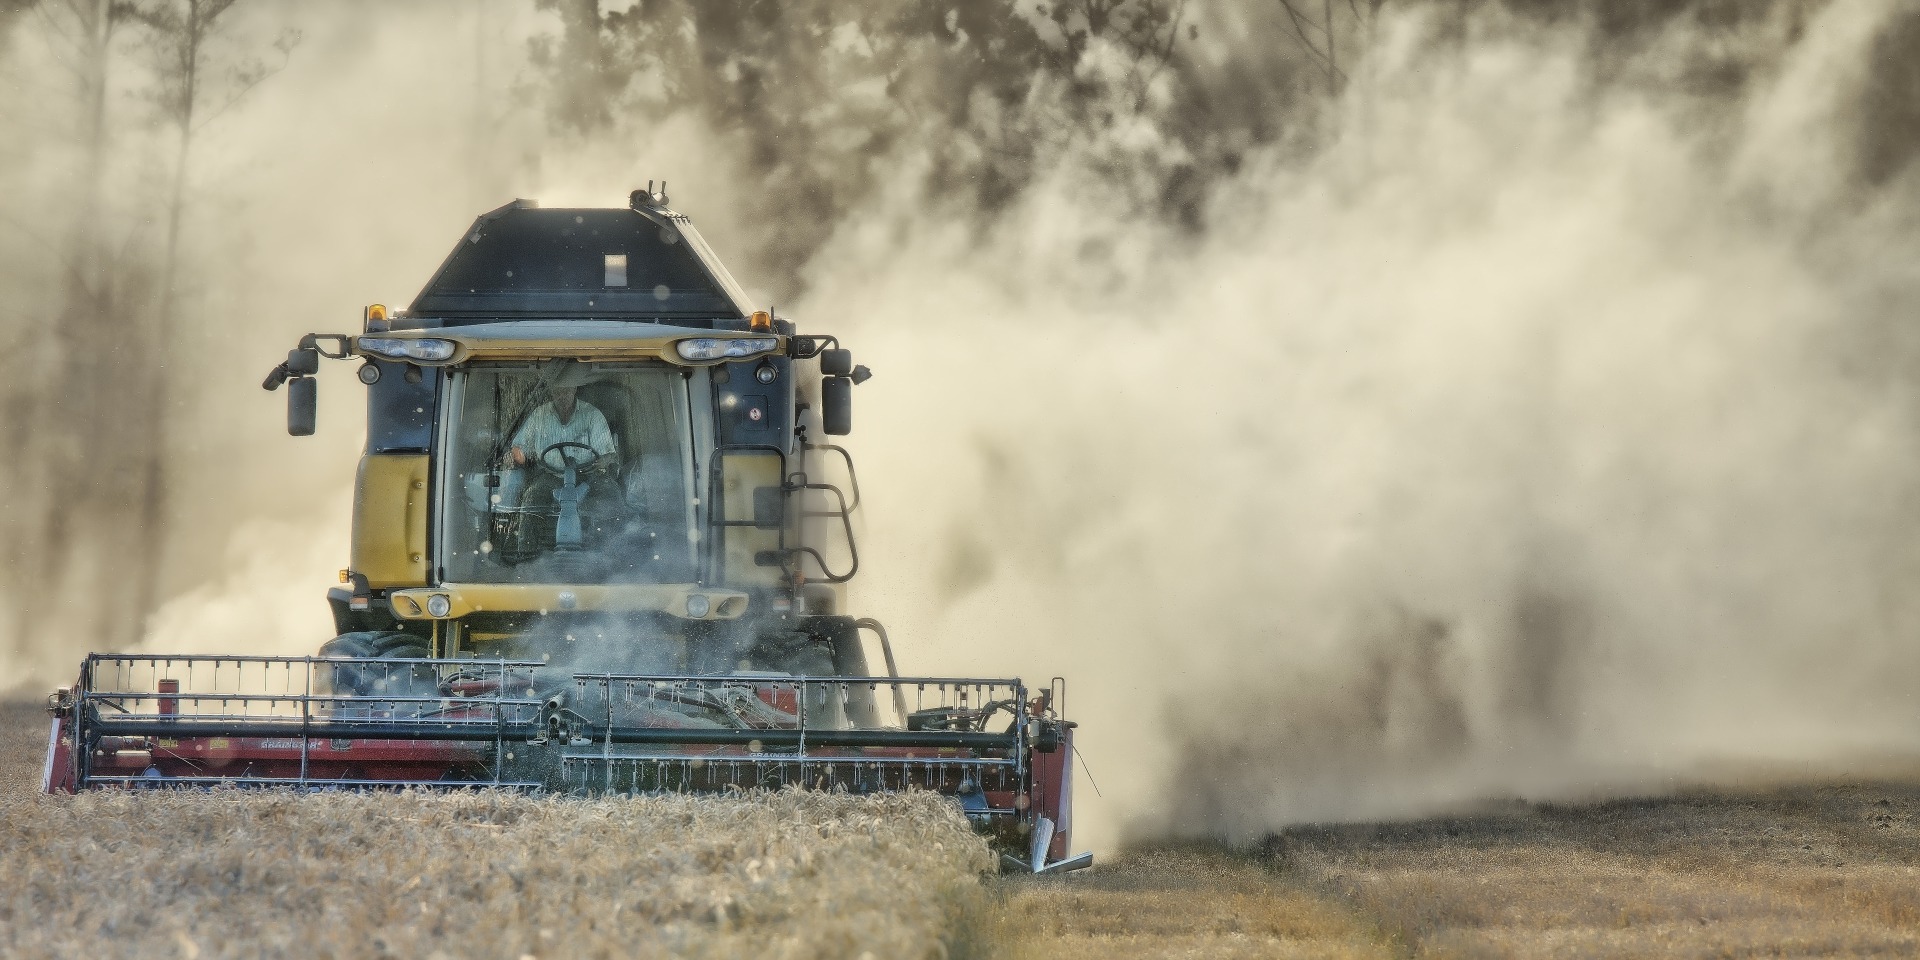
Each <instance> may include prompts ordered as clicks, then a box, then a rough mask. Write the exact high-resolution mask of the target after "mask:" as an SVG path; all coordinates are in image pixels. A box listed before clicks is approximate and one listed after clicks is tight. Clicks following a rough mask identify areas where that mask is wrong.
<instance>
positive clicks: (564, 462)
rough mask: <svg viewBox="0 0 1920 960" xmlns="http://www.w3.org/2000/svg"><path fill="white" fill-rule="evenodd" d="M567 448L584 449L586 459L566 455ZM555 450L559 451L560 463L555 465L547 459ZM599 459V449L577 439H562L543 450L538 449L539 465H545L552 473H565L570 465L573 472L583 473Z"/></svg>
mask: <svg viewBox="0 0 1920 960" xmlns="http://www.w3.org/2000/svg"><path fill="white" fill-rule="evenodd" d="M569 448H572V449H578V450H585V451H586V452H587V457H586V459H584V460H576V459H574V458H572V457H569V456H567V450H568V449H569ZM555 451H559V453H560V465H559V466H557V467H556V466H554V465H553V463H552V462H551V461H549V460H548V459H547V455H548V454H551V453H553V452H555ZM599 459H600V451H598V450H595V449H594V448H592V447H590V446H588V445H586V444H584V443H581V442H580V441H578V440H562V441H560V442H559V443H556V444H554V445H552V446H550V447H548V448H546V449H545V450H542V451H540V465H541V466H543V467H546V468H547V469H548V470H552V471H553V472H554V473H565V472H567V468H568V467H572V468H573V469H574V472H576V473H584V472H586V471H587V469H588V468H590V467H592V466H593V465H594V464H595V463H596V462H598V461H599Z"/></svg>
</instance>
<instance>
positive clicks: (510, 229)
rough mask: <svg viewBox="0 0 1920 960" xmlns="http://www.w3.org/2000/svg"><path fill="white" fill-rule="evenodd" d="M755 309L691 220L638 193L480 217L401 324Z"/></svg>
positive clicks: (716, 317)
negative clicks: (588, 204) (598, 204)
mask: <svg viewBox="0 0 1920 960" xmlns="http://www.w3.org/2000/svg"><path fill="white" fill-rule="evenodd" d="M752 312H753V306H752V304H751V302H750V301H749V300H748V299H747V296H746V294H745V292H744V291H742V290H741V289H740V286H739V284H738V283H736V282H734V279H733V277H732V276H731V275H730V274H728V273H727V270H726V267H724V266H722V265H721V264H720V261H719V258H717V257H715V256H714V254H713V251H712V249H711V248H709V247H708V246H707V243H706V241H705V240H704V239H703V238H701V236H700V234H699V232H698V231H696V230H694V228H693V222H692V221H691V220H690V219H688V218H687V217H686V216H685V215H684V214H680V213H676V212H674V211H673V210H671V209H669V208H668V207H667V205H666V198H665V197H664V196H661V195H657V194H652V193H647V192H642V191H635V192H634V197H633V205H632V206H630V207H628V208H625V209H620V208H612V209H608V208H580V209H567V208H554V209H541V208H540V207H539V205H538V204H536V203H534V202H533V201H531V200H515V201H514V202H512V203H509V204H507V205H506V206H503V207H501V208H499V209H497V210H493V211H490V212H488V213H484V214H481V215H480V217H479V218H478V219H476V220H474V222H473V227H472V228H471V229H469V230H468V231H467V232H466V234H465V235H464V236H462V237H461V238H460V242H459V243H458V244H456V245H455V246H454V248H453V252H452V253H450V254H448V255H447V259H446V261H445V262H444V263H442V264H441V265H440V269H439V270H438V271H436V272H435V273H434V275H433V279H431V280H428V281H427V285H426V287H425V288H424V289H422V290H421V291H420V295H419V296H417V297H415V298H414V300H413V303H412V305H411V306H409V307H408V308H407V319H408V321H411V322H406V323H404V324H396V326H447V327H451V326H464V325H467V324H476V323H489V322H493V321H499V320H527V319H534V318H540V319H575V318H577V319H595V320H624V321H652V322H656V323H671V324H673V325H675V326H684V327H696V328H711V327H712V326H713V325H714V322H715V321H728V320H734V321H737V320H743V319H745V318H746V317H747V316H749V315H750V314H751V313H752ZM436 321H437V322H436Z"/></svg>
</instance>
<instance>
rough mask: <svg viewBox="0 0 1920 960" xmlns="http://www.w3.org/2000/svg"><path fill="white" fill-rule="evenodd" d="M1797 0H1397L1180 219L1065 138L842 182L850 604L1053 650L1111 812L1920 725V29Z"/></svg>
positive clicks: (921, 628)
mask: <svg viewBox="0 0 1920 960" xmlns="http://www.w3.org/2000/svg"><path fill="white" fill-rule="evenodd" d="M1794 12H1795V11H1782V12H1779V13H1777V14H1776V15H1775V16H1773V17H1771V18H1766V19H1762V20H1759V21H1758V22H1754V23H1750V24H1747V25H1745V26H1744V27H1742V28H1741V29H1740V30H1738V31H1732V32H1731V34H1732V35H1731V36H1729V35H1728V34H1726V33H1723V34H1720V35H1718V36H1714V37H1706V36H1702V35H1700V34H1698V33H1695V32H1693V31H1695V30H1696V29H1697V27H1696V26H1695V25H1694V24H1692V23H1679V24H1674V25H1671V26H1669V27H1668V28H1666V29H1665V30H1664V31H1663V32H1662V33H1661V34H1660V35H1658V36H1655V37H1653V38H1652V39H1651V40H1649V41H1648V43H1647V44H1646V46H1645V47H1644V48H1643V51H1642V52H1641V53H1638V54H1635V55H1633V56H1630V57H1620V58H1617V59H1614V60H1612V61H1611V62H1608V63H1606V64H1604V65H1602V64H1600V63H1598V61H1599V59H1600V58H1598V57H1597V56H1596V55H1595V53H1594V49H1595V47H1594V39H1593V36H1592V33H1591V27H1590V25H1588V24H1585V23H1578V22H1576V23H1559V24H1545V25H1542V24H1541V23H1539V22H1538V21H1530V20H1525V19H1521V18H1514V17H1509V16H1504V15H1501V14H1498V13H1497V12H1488V13H1485V14H1484V15H1479V16H1475V17H1473V18H1470V19H1469V20H1468V21H1467V22H1466V23H1465V25H1464V28H1463V29H1458V28H1456V26H1455V25H1453V24H1449V23H1445V22H1443V19H1442V18H1440V17H1439V16H1437V15H1434V14H1433V13H1432V11H1431V10H1428V11H1425V12H1422V11H1415V12H1414V13H1412V14H1411V15H1406V16H1398V17H1392V18H1388V19H1384V20H1383V21H1382V23H1381V25H1380V36H1379V40H1378V47H1377V49H1376V51H1375V55H1374V59H1373V60H1372V61H1371V62H1370V63H1369V64H1368V71H1369V73H1370V76H1369V77H1368V79H1367V80H1365V81H1356V82H1355V83H1354V84H1353V85H1352V86H1350V87H1349V88H1348V89H1347V92H1346V94H1345V96H1344V97H1343V98H1342V99H1341V101H1340V102H1339V103H1338V104H1337V106H1336V108H1335V110H1334V111H1333V112H1332V113H1331V114H1330V115H1329V116H1328V117H1326V118H1325V123H1326V125H1327V127H1326V129H1327V130H1328V131H1329V132H1328V133H1327V141H1326V143H1325V145H1324V147H1322V148H1321V149H1317V150H1315V151H1313V152H1312V153H1311V155H1310V156H1307V157H1305V158H1304V159H1302V158H1300V157H1298V156H1297V155H1290V154H1289V153H1287V152H1285V151H1282V150H1279V149H1274V150H1271V151H1267V152H1264V153H1254V154H1252V155H1250V157H1249V159H1248V162H1247V164H1246V165H1245V168H1244V170H1243V171H1242V172H1241V173H1240V174H1238V175H1236V176H1234V177H1232V178H1230V179H1226V180H1223V181H1222V182H1220V183H1219V184H1218V185H1217V186H1216V187H1215V188H1214V189H1213V190H1212V191H1211V193H1210V195H1209V196H1208V199H1207V204H1206V218H1205V219H1206V223H1207V224H1208V227H1207V229H1206V230H1205V232H1203V233H1199V234H1195V233H1193V232H1190V231H1186V230H1178V229H1173V228H1156V227H1152V226H1146V225H1143V224H1142V223H1141V222H1139V220H1137V219H1136V218H1133V217H1132V216H1131V215H1130V214H1129V213H1128V210H1127V206H1126V204H1125V203H1124V202H1123V198H1117V197H1115V196H1114V195H1113V194H1112V192H1111V191H1110V190H1108V189H1107V188H1106V186H1105V185H1104V184H1103V183H1102V182H1100V181H1097V180H1095V179H1093V178H1089V177H1086V176H1084V175H1083V171H1084V165H1083V163H1081V162H1079V161H1080V159H1081V158H1076V157H1074V156H1072V155H1068V156H1065V157H1063V158H1061V160H1060V162H1059V164H1058V166H1057V168H1056V170H1055V172H1054V173H1053V174H1052V175H1051V176H1050V177H1048V178H1046V179H1044V180H1042V181H1041V182H1038V183H1037V184H1036V185H1035V186H1034V188H1033V189H1031V190H1030V191H1028V192H1027V193H1026V194H1025V195H1023V196H1022V198H1021V200H1020V202H1019V203H1018V204H1016V205H1014V207H1012V208H1011V209H1010V210H1008V211H1007V212H1006V213H1005V214H1004V215H1002V216H1001V217H999V218H998V219H997V220H996V221H995V222H994V223H993V225H992V227H991V229H989V230H987V231H985V232H984V233H983V234H975V233H973V232H972V231H970V230H969V229H966V228H964V227H961V226H954V225H951V224H949V225H943V224H941V223H939V222H938V220H937V219H935V221H934V222H933V223H929V222H928V219H929V218H928V217H927V215H926V198H924V197H922V196H919V195H916V194H915V193H914V192H913V191H912V190H911V189H906V188H903V189H902V190H901V192H900V195H898V196H897V197H890V198H888V200H887V201H886V202H882V203H878V204H875V205H874V207H873V208H872V209H869V210H865V211H862V212H861V213H860V214H859V215H857V216H855V217H853V218H850V219H849V220H848V221H847V222H846V223H845V224H844V225H843V227H842V229H841V232H840V234H839V236H838V238H837V241H836V243H835V244H833V245H832V246H830V247H829V249H828V252H827V253H825V254H824V255H823V256H822V257H821V258H820V259H818V260H817V261H816V262H815V263H814V266H813V272H812V279H813V280H814V281H815V286H814V288H813V293H812V294H811V295H810V296H809V298H808V299H807V301H806V302H805V303H804V305H803V306H804V310H803V311H802V314H801V315H802V316H803V318H806V319H808V320H812V321H815V322H817V321H818V320H820V319H821V318H822V317H831V318H834V319H835V321H836V324H837V325H838V326H841V327H851V328H852V330H853V332H854V334H855V336H854V337H853V338H852V342H853V343H854V344H856V345H857V347H858V349H859V350H860V351H861V352H862V354H863V356H862V359H863V360H865V361H868V362H871V363H872V364H873V366H874V368H875V370H876V371H877V373H878V376H876V378H875V380H874V381H873V382H872V383H870V384H868V385H866V386H864V387H862V391H863V392H862V393H861V395H860V404H861V406H860V416H861V418H862V419H863V422H862V423H861V427H860V434H861V436H860V437H858V438H856V439H858V440H859V442H860V446H859V452H860V453H861V455H862V457H863V470H864V471H865V473H864V477H863V479H864V480H865V484H866V489H867V490H869V491H871V492H870V496H871V498H872V499H871V503H872V513H871V515H870V516H869V518H868V520H869V523H870V526H869V528H868V533H867V536H868V540H869V544H868V547H869V553H868V556H869V557H870V558H871V560H870V567H869V569H871V570H874V571H876V572H875V574H874V575H873V577H874V579H873V581H870V582H869V583H868V584H867V587H866V589H865V591H864V593H863V596H864V597H865V599H866V601H867V602H868V605H869V609H872V610H874V611H875V612H876V613H877V615H879V616H881V617H883V618H885V619H888V620H889V622H891V623H894V624H896V633H899V634H906V635H908V636H912V637H916V638H917V639H916V640H915V641H914V653H913V656H912V657H911V659H913V660H915V661H916V662H918V663H921V664H926V665H929V666H932V667H934V668H935V669H937V670H961V669H975V670H977V669H982V668H991V667H993V666H995V665H1000V664H1005V665H1007V666H1008V667H1012V668H1016V669H1021V670H1028V671H1031V672H1032V673H1033V674H1035V675H1038V676H1046V675H1051V674H1056V673H1057V674H1062V675H1066V676H1068V677H1070V678H1071V680H1072V687H1071V691H1072V692H1071V694H1070V696H1069V707H1070V710H1071V711H1072V713H1073V715H1074V716H1076V717H1077V718H1078V719H1079V720H1080V721H1081V722H1082V723H1083V727H1082V729H1081V736H1082V750H1083V751H1084V753H1085V759H1086V762H1087V765H1088V767H1089V768H1090V771H1091V772H1092V774H1093V775H1094V776H1095V778H1096V779H1097V780H1098V782H1099V784H1100V788H1101V789H1102V790H1103V791H1104V799H1101V800H1096V799H1094V798H1093V797H1092V795H1091V791H1090V790H1088V789H1087V785H1086V784H1084V783H1083V784H1082V786H1081V793H1080V797H1081V798H1082V803H1083V804H1084V805H1085V806H1086V808H1087V809H1086V811H1085V813H1084V815H1085V816H1087V817H1088V818H1089V821H1090V822H1087V823H1084V824H1083V827H1084V828H1085V829H1087V830H1088V831H1089V834H1088V835H1089V837H1090V839H1092V840H1093V842H1094V843H1096V845H1103V844H1106V843H1110V842H1112V840H1113V838H1115V837H1116V836H1118V835H1119V834H1120V833H1121V832H1122V831H1123V830H1132V831H1136V832H1173V833H1180V834H1202V833H1204V834H1214V835H1224V836H1227V837H1231V838H1237V839H1244V838H1247V837H1252V836H1258V835H1259V834H1261V833H1263V832H1265V831H1267V830H1271V829H1275V828H1278V827H1281V826H1284V825H1286V824H1289V823H1297V822H1303V821H1315V820H1341V819H1358V818H1373V817H1390V816H1400V815H1409V814H1417V813H1428V812H1434V811H1436V810H1444V809H1448V808H1453V807H1458V806H1462V805H1467V804H1471V803H1473V802H1475V801H1478V800H1482V799H1488V798H1502V797H1512V796H1525V797H1533V798H1540V797H1554V796H1567V795H1579V794H1587V793H1592V792H1605V791H1622V790H1644V789H1658V788H1660V787H1662V786H1664V785H1665V784H1667V783H1668V782H1669V778H1672V777H1675V776H1694V775H1699V776H1705V775H1708V774H1706V773H1705V771H1706V770H1707V769H1708V768H1709V767H1710V766H1711V767H1714V768H1716V769H1717V768H1719V767H1720V766H1722V765H1724V764H1727V763H1740V762H1775V763H1795V762H1806V761H1816V760H1817V761H1822V762H1830V763H1846V762H1849V761H1851V760H1856V759H1859V758H1863V757H1870V756H1874V755H1879V754H1883V753H1886V752H1889V751H1892V752H1907V753H1910V752H1911V751H1912V750H1913V749H1914V747H1915V746H1916V745H1920V719H1916V715H1915V713H1914V711H1913V709H1912V706H1913V703H1914V695H1913V692H1912V689H1911V686H1910V684H1908V683H1906V682H1905V680H1904V679H1903V678H1905V677H1908V676H1911V675H1912V672H1913V668H1914V667H1915V666H1916V664H1917V663H1920V643H1916V642H1915V640H1914V636H1915V630H1916V628H1920V609H1916V602H1915V601H1914V600H1913V599H1912V596H1913V592H1912V591H1911V590H1909V589H1907V584H1909V583H1911V582H1912V581H1913V578H1914V575H1915V573H1916V568H1917V567H1920V551H1916V549H1915V548H1914V546H1913V545H1912V544H1913V537H1912V531H1913V530H1914V529H1915V524H1916V521H1920V516H1916V513H1917V512H1920V502H1917V501H1916V497H1915V494H1916V482H1917V481H1920V460H1917V459H1916V457H1917V455H1920V446H1917V445H1916V442H1915V438H1916V426H1917V425H1916V424H1915V423H1914V422H1913V421H1914V416H1915V412H1916V409H1915V405H1914V400H1915V396H1914V383H1915V377H1914V375H1913V373H1912V370H1913V369H1914V366H1913V365H1914V361H1915V360H1916V359H1920V358H1916V356H1915V354H1916V341H1915V338H1914V336H1913V334H1912V332H1911V331H1912V329H1913V327H1912V320H1911V318H1910V311H1911V308H1912V304H1913V303H1915V302H1916V301H1915V299H1914V295H1915V293H1916V281H1920V270H1917V269H1916V267H1915V264H1916V263H1920V257H1917V256H1916V255H1917V254H1920V238H1917V237H1916V235H1915V234H1914V232H1913V230H1912V224H1913V223H1914V222H1915V220H1914V215H1915V214H1916V213H1920V193H1917V192H1916V189H1915V188H1916V184H1917V183H1920V181H1916V178H1915V175H1914V172H1913V167H1912V165H1911V164H1910V163H1907V162H1906V161H1908V160H1910V159H1911V156H1912V152H1913V150H1914V149H1915V142H1916V141H1915V140H1914V138H1913V134H1914V132H1915V131H1914V127H1913V125H1912V124H1911V121H1910V119H1908V120H1907V124H1906V126H1904V127H1902V126H1900V125H1899V121H1901V120H1902V119H1903V117H1902V116H1900V115H1897V111H1895V114H1896V115H1889V114H1888V113H1887V112H1886V111H1888V110H1889V109H1891V108H1890V107H1889V106H1888V105H1889V104H1890V103H1892V102H1895V101H1898V102H1900V103H1902V104H1903V106H1902V107H1900V108H1899V109H1900V110H1905V111H1907V112H1906V113H1905V114H1904V117H1905V118H1910V117H1911V116H1912V114H1911V111H1912V109H1913V103H1914V98H1915V97H1916V96H1920V87H1916V85H1915V84H1914V81H1913V77H1912V75H1911V73H1910V72H1904V71H1905V68H1904V67H1902V66H1900V65H1899V64H1898V61H1899V60H1900V58H1901V57H1902V56H1905V57H1906V58H1907V62H1911V56H1912V52H1913V47H1912V43H1913V38H1914V33H1915V30H1916V19H1915V16H1914V15H1913V13H1912V12H1911V11H1910V10H1909V9H1907V8H1904V7H1902V6H1901V5H1898V4H1893V3H1876V2H1843V3H1834V4H1830V5H1827V6H1825V7H1823V8H1821V9H1819V10H1817V11H1814V12H1813V13H1812V14H1810V15H1809V16H1807V17H1806V18H1805V19H1804V21H1800V22H1796V20H1797V18H1796V17H1793V16H1790V14H1791V13H1794ZM1709 40H1712V41H1713V42H1714V43H1715V44H1719V45H1730V46H1732V47H1733V52H1732V53H1725V49H1724V46H1722V47H1721V49H1720V50H1719V51H1718V52H1719V53H1722V54H1725V55H1726V56H1727V57H1728V58H1729V59H1731V60H1735V61H1738V60H1740V58H1742V57H1744V58H1745V62H1746V64H1747V66H1749V67H1750V68H1751V70H1752V74H1751V76H1749V77H1748V78H1747V79H1746V81H1745V82H1744V84H1743V85H1741V86H1740V87H1739V88H1737V92H1735V93H1727V92H1723V91H1718V90H1708V91H1706V92H1701V91H1700V89H1699V88H1698V87H1697V86H1693V87H1689V86H1688V85H1687V84H1685V83H1683V82H1680V81H1681V80H1683V79H1684V78H1681V77H1677V76H1674V73H1676V72H1677V71H1676V70H1675V69H1674V67H1675V65H1677V64H1681V63H1684V62H1685V60H1686V58H1687V57H1688V56H1690V55H1694V54H1700V53H1702V51H1703V49H1705V46H1704V45H1705V44H1706V43H1707V42H1708V41H1709ZM1900 44H1905V46H1904V47H1902V46H1899V45H1900ZM1900 51H1904V53H1901V52H1900ZM1903 138H1904V139H1903ZM1886 155H1893V156H1897V157H1900V158H1901V160H1900V162H1899V163H1887V162H1884V161H1881V160H1878V159H1876V158H1879V157H1882V156H1886ZM843 318H844V320H843ZM856 324H857V326H856ZM954 444H958V445H959V448H960V450H959V451H958V452H956V451H954V450H953V449H952V446H953V445H954ZM906 625H911V627H910V628H909V629H901V627H902V626H906Z"/></svg>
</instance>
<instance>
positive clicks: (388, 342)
mask: <svg viewBox="0 0 1920 960" xmlns="http://www.w3.org/2000/svg"><path fill="white" fill-rule="evenodd" d="M354 343H355V344H356V345H357V346H358V347H359V348H360V351H361V352H362V353H375V354H379V355H380V356H383V357H386V358H387V359H389V360H418V361H421V362H425V363H433V362H435V361H439V360H451V359H453V341H452V340H410V339H401V338H400V337H361V338H359V339H357V340H355V341H354Z"/></svg>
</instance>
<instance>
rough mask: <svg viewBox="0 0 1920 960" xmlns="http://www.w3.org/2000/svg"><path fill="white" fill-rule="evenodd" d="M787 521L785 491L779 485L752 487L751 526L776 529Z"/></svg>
mask: <svg viewBox="0 0 1920 960" xmlns="http://www.w3.org/2000/svg"><path fill="white" fill-rule="evenodd" d="M786 522H787V492H786V491H785V490H782V489H780V488H779V487H754V488H753V526H754V528H755V529H757V530H778V529H780V527H781V526H782V525H784V524H785V523H786Z"/></svg>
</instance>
